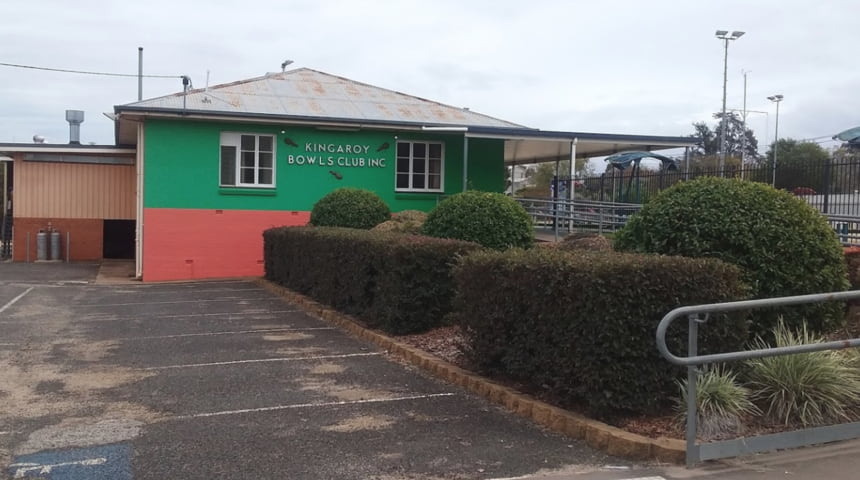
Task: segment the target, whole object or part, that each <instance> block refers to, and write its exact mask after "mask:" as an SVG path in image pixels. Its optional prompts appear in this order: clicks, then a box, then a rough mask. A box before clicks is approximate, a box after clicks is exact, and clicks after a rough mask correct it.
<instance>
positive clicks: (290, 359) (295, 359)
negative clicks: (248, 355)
mask: <svg viewBox="0 0 860 480" xmlns="http://www.w3.org/2000/svg"><path fill="white" fill-rule="evenodd" d="M375 355H382V352H368V353H346V354H342V355H318V356H315V357H275V358H258V359H252V360H233V361H230V362H212V363H187V364H185V365H168V366H165V367H147V368H142V369H141V370H171V369H176V368H196V367H220V366H223V365H240V364H243V363H267V362H300V361H305V360H329V359H333V358H351V357H372V356H375Z"/></svg>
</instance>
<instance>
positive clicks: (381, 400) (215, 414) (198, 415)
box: [168, 392, 457, 420]
mask: <svg viewBox="0 0 860 480" xmlns="http://www.w3.org/2000/svg"><path fill="white" fill-rule="evenodd" d="M455 395H457V394H456V393H453V392H443V393H430V394H426V395H409V396H406V397H393V398H370V399H366V400H351V401H342V402H320V403H296V404H291V405H276V406H274V407H260V408H245V409H241V410H224V411H221V412H210V413H196V414H193V415H179V416H176V417H172V418H169V419H168V420H192V419H195V418H207V417H220V416H224V415H239V414H243V413H260V412H275V411H278V410H294V409H301V408H320V407H339V406H344V405H363V404H370V403H388V402H405V401H408V400H424V399H429V398H439V397H453V396H455Z"/></svg>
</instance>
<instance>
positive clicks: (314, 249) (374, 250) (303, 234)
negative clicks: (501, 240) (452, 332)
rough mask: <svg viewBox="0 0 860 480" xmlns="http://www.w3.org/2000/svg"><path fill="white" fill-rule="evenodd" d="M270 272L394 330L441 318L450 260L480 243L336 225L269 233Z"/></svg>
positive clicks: (447, 300)
mask: <svg viewBox="0 0 860 480" xmlns="http://www.w3.org/2000/svg"><path fill="white" fill-rule="evenodd" d="M263 244H264V261H265V271H266V278H267V279H269V280H271V281H273V282H275V283H279V284H281V285H283V286H285V287H287V288H290V289H292V290H295V291H297V292H299V293H303V294H305V295H308V296H310V297H312V298H314V299H315V300H317V301H319V302H322V303H325V304H327V305H330V306H332V307H334V308H336V309H338V310H340V311H343V312H346V313H350V314H355V315H357V316H359V317H361V318H362V319H363V320H365V321H366V322H367V323H368V324H369V325H371V326H375V327H380V328H382V329H384V330H386V331H388V332H391V333H413V332H419V331H423V330H427V329H430V328H433V327H435V326H438V325H441V324H442V323H443V321H444V318H445V315H446V314H447V313H448V312H449V311H450V309H451V298H452V297H453V280H452V278H451V265H452V263H453V262H454V261H455V260H456V258H457V257H458V256H459V255H461V254H464V253H467V252H470V251H474V250H477V249H480V248H481V247H480V246H479V245H476V244H473V243H468V242H462V241H457V240H445V239H439V238H429V237H419V236H414V235H403V234H396V233H383V232H373V231H364V230H355V229H346V228H332V227H318V228H314V227H282V228H273V229H270V230H266V232H264V233H263Z"/></svg>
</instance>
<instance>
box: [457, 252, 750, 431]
mask: <svg viewBox="0 0 860 480" xmlns="http://www.w3.org/2000/svg"><path fill="white" fill-rule="evenodd" d="M454 276H455V282H456V291H457V296H456V298H455V303H454V305H455V311H454V313H453V315H452V318H453V319H454V320H455V321H456V322H457V323H458V324H460V325H461V326H462V327H463V330H464V333H465V335H466V338H467V344H468V345H467V346H468V348H467V355H468V357H469V358H470V359H471V361H472V362H474V364H475V365H476V366H477V367H478V368H480V369H481V370H483V371H485V372H487V373H490V374H491V375H498V376H501V377H505V378H508V379H512V380H515V381H520V382H525V383H526V384H528V385H530V386H531V387H533V388H534V389H536V390H544V391H546V392H548V393H549V394H550V395H551V396H553V397H555V398H557V399H559V400H560V401H561V402H562V403H563V404H574V403H575V404H577V405H579V406H586V408H587V409H588V410H589V411H590V413H593V414H596V415H599V416H610V415H612V414H615V413H622V412H623V413H651V412H660V411H665V410H666V409H667V408H669V407H671V398H672V397H673V396H674V395H675V394H676V393H677V386H676V384H675V379H676V378H677V377H678V376H679V374H681V373H683V370H682V369H680V368H678V367H677V366H674V365H672V364H670V363H669V362H668V361H666V360H665V359H663V358H662V357H661V356H660V355H659V353H658V352H657V348H656V344H655V340H654V338H655V333H656V329H657V324H658V323H659V322H660V319H661V318H663V316H664V315H665V314H666V313H668V312H669V311H670V310H672V309H674V308H676V307H679V306H682V305H693V304H702V303H712V302H721V301H731V300H737V299H740V298H743V297H744V296H745V292H746V288H745V287H744V285H743V283H742V281H741V272H740V271H739V269H737V268H736V267H734V266H731V265H728V264H726V263H724V262H721V261H719V260H711V259H691V258H682V257H663V256H651V255H648V256H645V255H632V254H615V253H603V252H579V253H576V254H571V253H566V252H561V251H557V250H548V249H534V250H530V251H522V250H511V251H508V252H505V253H497V252H480V253H474V254H471V255H469V256H467V257H465V258H464V259H463V260H462V261H461V262H460V263H459V265H458V266H457V267H456V268H455V269H454ZM667 339H668V344H669V346H670V350H671V351H672V352H675V354H676V355H683V354H685V353H684V352H686V344H687V328H686V321H685V320H678V321H676V322H675V323H674V324H673V326H672V328H671V329H670V331H669V334H668V335H667ZM746 339H747V323H746V321H745V320H744V316H743V315H742V314H741V315H732V316H728V315H725V316H712V318H711V320H709V321H708V322H707V324H706V325H704V326H702V327H701V329H700V331H699V345H700V352H705V353H707V352H712V353H713V352H717V351H730V350H737V349H741V348H742V347H743V344H744V342H745V341H746Z"/></svg>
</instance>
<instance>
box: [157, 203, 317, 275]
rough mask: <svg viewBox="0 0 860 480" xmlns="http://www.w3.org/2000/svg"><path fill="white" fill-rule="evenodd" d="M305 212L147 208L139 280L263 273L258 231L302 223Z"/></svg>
mask: <svg viewBox="0 0 860 480" xmlns="http://www.w3.org/2000/svg"><path fill="white" fill-rule="evenodd" d="M309 220H310V212H307V211H260V210H213V209H179V208H146V209H144V211H143V225H144V227H143V228H144V242H143V281H145V282H155V281H165V280H187V279H194V278H226V277H247V276H260V275H262V274H263V231H264V230H266V229H269V228H272V227H278V226H282V225H290V226H299V225H305V224H307V223H308V221H309Z"/></svg>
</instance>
